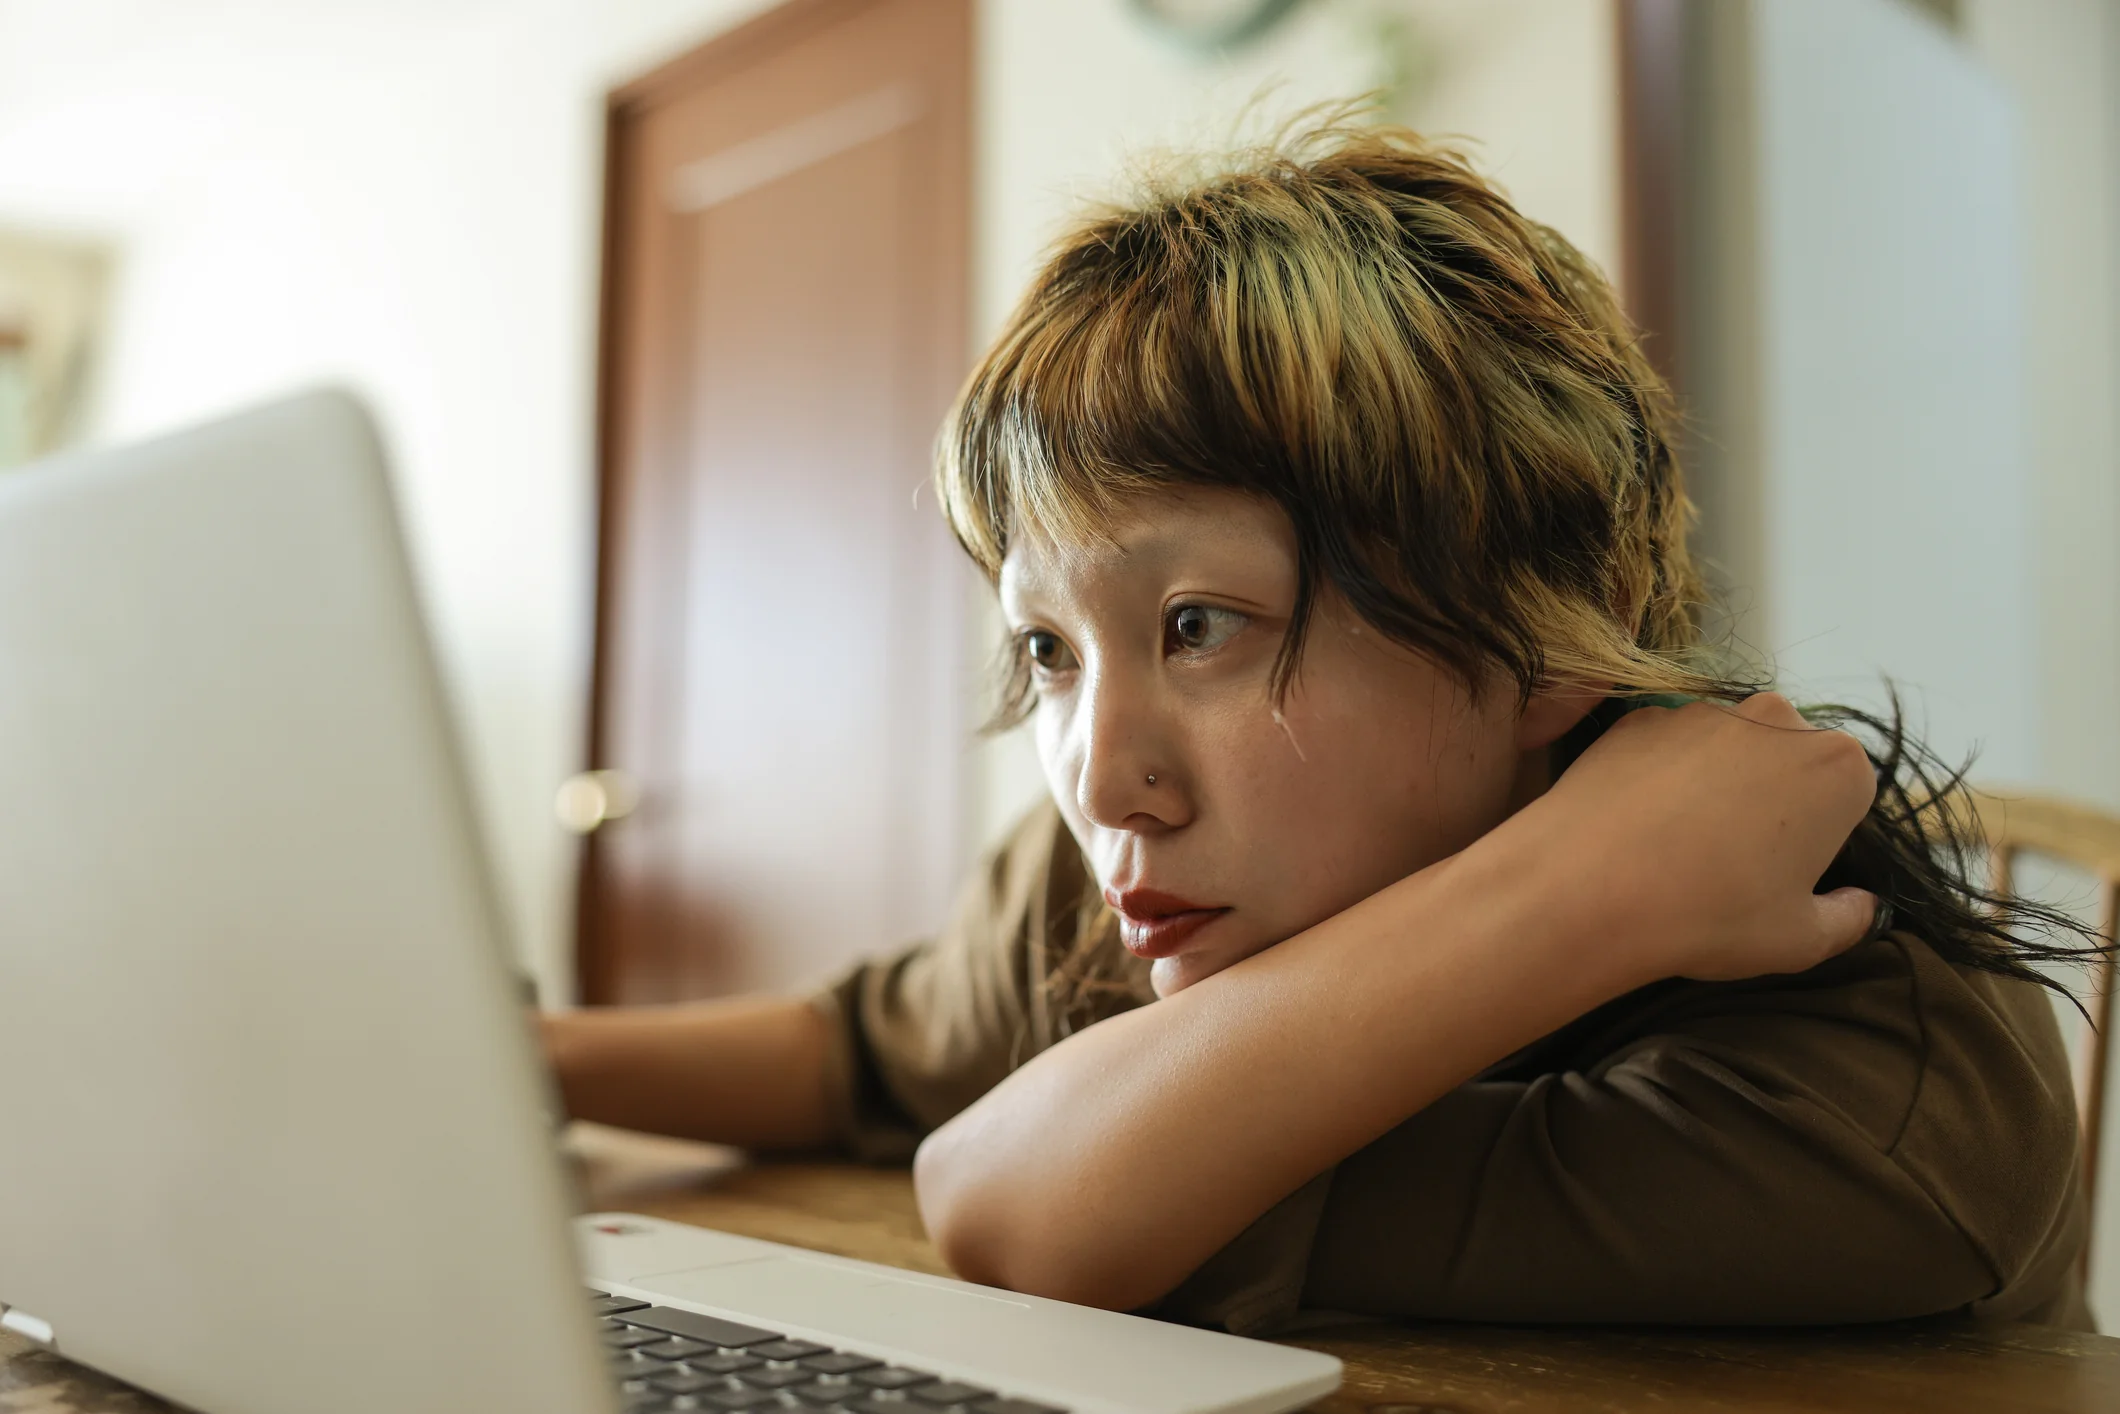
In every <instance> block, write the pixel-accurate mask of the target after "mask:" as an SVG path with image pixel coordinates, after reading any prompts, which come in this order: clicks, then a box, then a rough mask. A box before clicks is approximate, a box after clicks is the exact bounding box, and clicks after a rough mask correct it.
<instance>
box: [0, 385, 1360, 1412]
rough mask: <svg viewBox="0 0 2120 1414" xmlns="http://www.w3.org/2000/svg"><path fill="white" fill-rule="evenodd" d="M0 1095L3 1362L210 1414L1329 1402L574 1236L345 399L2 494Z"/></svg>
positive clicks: (791, 1279) (963, 1302)
mask: <svg viewBox="0 0 2120 1414" xmlns="http://www.w3.org/2000/svg"><path fill="white" fill-rule="evenodd" d="M0 1092H4V1095H5V1100H4V1102H0V1326H4V1327H5V1328H7V1329H10V1330H13V1331H15V1332H17V1333H20V1334H24V1335H28V1336H30V1337H31V1338H33V1339H36V1340H39V1341H43V1342H45V1343H47V1344H49V1345H51V1346H53V1347H54V1348H55V1349H57V1350H58V1351H59V1352H60V1353H61V1354H64V1355H67V1356H69V1357H71V1358H74V1359H77V1360H80V1361H82V1362H84V1363H86V1364H89V1365H92V1366H96V1367H99V1368H101V1369H103V1370H105V1371H108V1372H109V1373H111V1374H114V1375H116V1376H119V1377H120V1378H122V1379H125V1380H129V1381H131V1382H133V1383H134V1384H137V1385H141V1386H144V1387H146V1388H148V1389H151V1390H154V1391H156V1392H158V1393H160V1394H162V1395H164V1396H166V1397H168V1398H170V1399H172V1400H174V1401H176V1402H178V1403H180V1404H184V1405H188V1406H191V1407H192V1408H195V1409H199V1410H204V1411H208V1414H376V1412H377V1411H384V1410H387V1411H392V1414H468V1412H469V1411H489V1410H490V1411H496V1414H497V1411H503V1410H505V1411H508V1414H611V1412H612V1411H616V1410H620V1409H628V1410H635V1409H637V1410H643V1411H647V1410H664V1409H695V1408H696V1409H747V1408H750V1409H775V1408H799V1409H805V1410H812V1411H824V1410H833V1409H842V1410H851V1411H858V1414H876V1411H878V1410H883V1411H885V1414H891V1411H894V1410H895V1411H903V1414H936V1411H943V1410H954V1411H979V1414H1030V1411H1035V1410H1038V1409H1049V1410H1057V1409H1066V1410H1077V1411H1085V1414H1088V1411H1095V1412H1096V1414H1151V1411H1173V1412H1174V1411H1180V1410H1186V1411H1201V1414H1205V1412H1206V1411H1216V1410H1227V1411H1257V1414H1270V1411H1275V1410H1282V1409H1288V1408H1293V1407H1295V1406H1297V1405H1300V1404H1303V1403H1305V1402H1307V1401H1309V1400H1311V1399H1314V1398H1316V1397H1318V1396H1320V1395H1323V1394H1325V1393H1327V1392H1329V1391H1331V1390H1332V1389H1333V1388H1335V1387H1336V1386H1337V1384H1338V1383H1339V1375H1340V1367H1339V1363H1338V1362H1337V1361H1335V1360H1332V1359H1330V1358H1328V1357H1325V1356H1323V1355H1318V1354H1314V1353H1311V1352H1308V1351H1302V1350H1294V1349H1288V1348H1284V1347H1280V1346H1275V1345H1269V1344H1265V1343H1261V1342H1256V1341H1246V1340H1238V1339H1235V1338H1233V1337H1229V1336H1225V1335H1216V1334H1211V1333H1208V1332H1205V1331H1200V1330H1193V1329H1188V1328H1185V1327H1180V1326H1172V1325H1166V1324H1163V1323H1160V1322H1155V1321H1148V1320H1142V1319H1138V1318H1135V1317H1130V1316H1122V1315H1114V1314H1112V1313H1109V1312H1103V1311H1094V1310H1089V1309H1086V1308H1082V1307H1076V1306H1069V1305H1065V1304H1063V1303H1059V1302H1053V1301H1043V1300H1038V1299H1035V1298H1031V1297H1024V1296H1018V1295H1015V1294H1012V1293H1009V1292H1004V1291H997V1290H993V1289H990V1288H985V1287H978V1286H972V1285H969V1284H966V1283H963V1282H955V1281H947V1280H943V1279H940V1278H934V1277H928V1276H921V1275H914V1274H911V1273H907V1272H901V1271H897V1270H894V1269H891V1268H886V1267H880V1266H874V1265H870V1264H867V1263H862V1262H854V1261H846V1260H842V1259H838V1258H832V1257H826V1256H821V1255H817V1254H813V1253H808V1252H803V1251H799V1250H797V1249H793V1248H786V1247H780V1246H777V1245H775V1244H772V1243H766V1242H757V1241H752V1240H750V1239H746V1238H741V1237H736V1236H732V1235H728V1234H722V1233H715V1232H709V1231H705V1230H702V1229H697V1228H689V1227H682V1226H679V1225H676V1224H670V1223H664V1222H658V1221H655V1220H652V1219H647V1218H639V1217H630V1216H626V1215H622V1214H598V1215H593V1216H590V1217H586V1218H579V1219H574V1220H573V1222H572V1225H571V1227H570V1220H569V1216H568V1214H569V1204H568V1195H567V1192H566V1188H565V1182H564V1179H563V1176H562V1172H561V1169H560V1166H559V1164H558V1161H557V1159H556V1156H555V1154H554V1152H553V1146H552V1140H551V1133H550V1130H549V1127H548V1124H547V1121H546V1116H545V1112H544V1104H543V1101H544V1095H545V1088H544V1083H543V1079H542V1075H541V1072H540V1069H539V1065H538V1061H537V1057H536V1055H535V1052H534V1048H533V1044H532V1040H531V1034H530V1029H529V1027H528V1026H527V1025H526V1018H525V1017H524V1014H523V1010H522V1005H521V1002H520V999H519V996H518V993H517V991H516V989H515V987H514V986H513V985H512V981H511V974H510V968H509V964H508V961H507V951H506V948H505V947H504V944H503V930H502V927H501V923H500V920H499V917H498V914H497V911H496V909H495V906H494V899H493V894H492V890H491V887H490V885H489V883H488V878H487V870H486V865H485V861H484V859H483V858H482V856H481V852H480V845H479V841H478V835H477V831H476V830H475V828H474V826H473V821H472V817H471V811H470V808H469V805H468V804H467V799H466V789H465V786H464V777H463V773H462V769H461V765H460V762H459V759H458V755H457V751H456V748H455V746H454V745H453V743H452V741H451V735H450V728H449V721H448V717H447V714H446V712H445V711H444V705H443V694H442V691H441V687H440V684H439V682H438V680H437V676H436V672H435V667H434V663H433V660H432V657H431V654H430V652H429V648H428V643H427V639H426V636H425V634H424V633H423V631H422V626H421V619H420V614H419V610H418V605H417V602H416V599H415V595H414V592H413V589H412V587H411V582H410V578H409V575H408V573H407V569H406V565H405V560H404V553H403V550H402V548H401V545H400V540H399V536H398V528H397V518H396V514H395V512H394V510H393V507H392V502H391V498H390V494H389V487H388V480H387V477H386V476H385V473H384V468H383V462H382V458H381V455H380V453H379V451H378V446H377V440H376V437H375V434H374V432H373V430H372V428H371V426H370V424H369V421H368V419H367V418H366V417H365V416H364V415H363V413H362V411H361V410H360V408H359V407H358V405H357V404H356V403H355V402H354V401H353V400H351V399H350V398H348V397H346V396H343V395H340V394H335V393H329V392H324V393H314V394H309V395H306V396H303V397H299V398H295V399H292V400H290V401H286V402H283V403H279V404H277V405H274V406H271V407H267V408H264V409H262V410H259V411H256V412H252V413H248V414H245V415H243V416H239V417H234V418H231V419H229V420H227V421H224V422H220V423H217V424H214V425H212V426H209V427H204V428H201V429H199V430H196V431H192V432H188V433H184V434H182V435H179V436H174V437H170V438H167V439H165V440H162V441H158V442H154V443H151V444H148V445H145V446H141V447H137V448H133V449H130V450H125V451H115V452H103V453H94V454H89V455H83V456H78V457H73V458H68V459H62V460H58V461H53V462H48V463H45V464H43V465H40V466H37V467H32V468H28V469H26V470H22V471H18V472H14V473H9V474H5V475H0ZM585 1287H588V1288H590V1289H589V1290H585V1289H584V1288H585Z"/></svg>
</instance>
